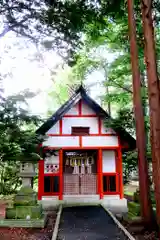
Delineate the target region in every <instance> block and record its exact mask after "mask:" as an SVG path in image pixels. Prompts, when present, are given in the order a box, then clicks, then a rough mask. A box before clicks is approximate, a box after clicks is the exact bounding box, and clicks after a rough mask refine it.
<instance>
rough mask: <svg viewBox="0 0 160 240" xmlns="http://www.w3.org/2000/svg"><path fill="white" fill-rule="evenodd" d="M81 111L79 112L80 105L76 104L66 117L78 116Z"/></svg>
mask: <svg viewBox="0 0 160 240" xmlns="http://www.w3.org/2000/svg"><path fill="white" fill-rule="evenodd" d="M78 114H79V110H78V103H77V104H75V105H74V106H73V107H72V108H71V109H70V110H69V111H68V112H67V113H66V114H65V115H78Z"/></svg>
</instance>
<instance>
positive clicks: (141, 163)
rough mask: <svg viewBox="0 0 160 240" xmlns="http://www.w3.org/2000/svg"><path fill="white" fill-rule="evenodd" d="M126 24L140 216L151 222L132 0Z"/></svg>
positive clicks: (129, 2) (130, 0)
mask: <svg viewBox="0 0 160 240" xmlns="http://www.w3.org/2000/svg"><path fill="white" fill-rule="evenodd" d="M128 25H129V36H130V51H131V65H132V80H133V105H134V114H135V123H136V141H137V149H138V169H139V189H140V204H141V216H142V218H143V221H144V222H145V223H146V224H150V223H151V222H152V208H151V200H150V191H149V190H150V189H149V174H148V163H147V160H146V133H145V123H144V115H143V105H142V96H141V79H140V71H139V62H138V49H137V42H136V25H135V19H134V7H133V0H128Z"/></svg>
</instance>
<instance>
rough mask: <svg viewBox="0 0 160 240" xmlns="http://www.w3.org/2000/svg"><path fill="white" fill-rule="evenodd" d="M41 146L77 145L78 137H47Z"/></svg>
mask: <svg viewBox="0 0 160 240" xmlns="http://www.w3.org/2000/svg"><path fill="white" fill-rule="evenodd" d="M43 146H47V147H79V137H77V136H68V137H63V136H54V137H48V139H47V140H46V141H44V142H43Z"/></svg>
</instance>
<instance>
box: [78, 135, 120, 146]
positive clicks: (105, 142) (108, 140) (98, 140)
mask: <svg viewBox="0 0 160 240" xmlns="http://www.w3.org/2000/svg"><path fill="white" fill-rule="evenodd" d="M82 146H84V147H101V146H105V147H107V146H109V147H114V146H118V138H117V136H95V137H94V136H85V137H82Z"/></svg>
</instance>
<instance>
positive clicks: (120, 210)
mask: <svg viewBox="0 0 160 240" xmlns="http://www.w3.org/2000/svg"><path fill="white" fill-rule="evenodd" d="M40 202H41V204H42V208H43V209H51V208H53V209H54V208H57V207H58V206H59V205H60V204H62V205H63V206H85V205H100V204H101V205H103V206H105V207H107V208H108V209H109V210H110V211H111V212H112V213H114V214H125V213H127V211H128V208H127V200H126V199H125V198H123V199H120V198H119V195H108V196H104V198H103V199H99V195H65V196H63V200H59V198H58V196H52V197H43V198H42V200H41V201H40Z"/></svg>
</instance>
